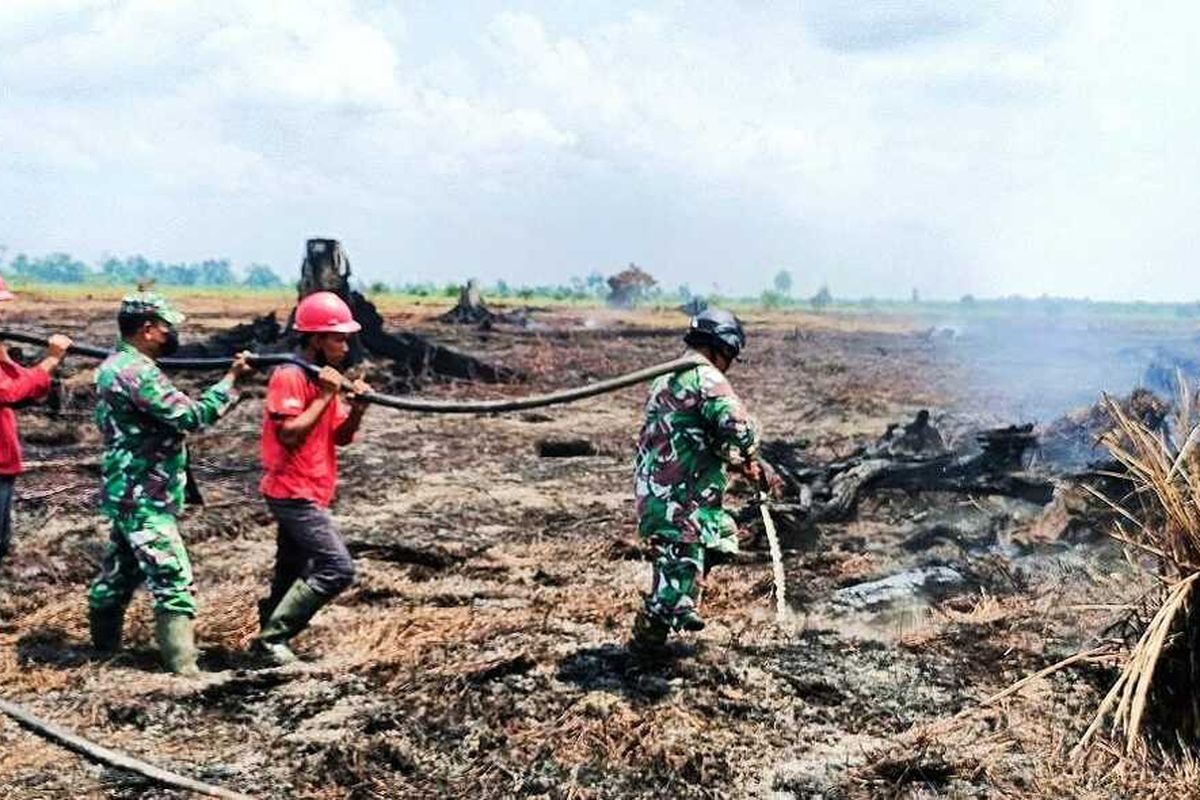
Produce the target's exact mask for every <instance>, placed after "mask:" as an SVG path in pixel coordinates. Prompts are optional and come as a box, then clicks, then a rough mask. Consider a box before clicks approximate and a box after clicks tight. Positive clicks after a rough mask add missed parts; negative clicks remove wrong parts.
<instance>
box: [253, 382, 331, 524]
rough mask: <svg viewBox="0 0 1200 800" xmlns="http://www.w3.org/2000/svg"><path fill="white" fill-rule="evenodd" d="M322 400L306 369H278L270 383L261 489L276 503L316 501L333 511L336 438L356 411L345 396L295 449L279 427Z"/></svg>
mask: <svg viewBox="0 0 1200 800" xmlns="http://www.w3.org/2000/svg"><path fill="white" fill-rule="evenodd" d="M320 396H321V387H320V386H319V385H318V384H317V382H316V381H313V380H309V378H308V375H307V374H305V372H304V370H302V369H300V367H293V366H288V365H284V366H281V367H276V368H275V370H274V371H273V372H272V373H271V379H270V381H269V382H268V383H267V402H266V406H265V409H264V413H263V428H262V464H263V473H264V474H263V479H262V483H260V484H259V490H260V491H261V492H262V493H263V494H264V495H266V496H267V497H271V498H274V499H276V500H289V499H297V500H311V501H313V502H314V503H316V504H317V505H319V506H323V507H326V508H328V507H329V504H330V503H331V502H333V493H334V489H335V487H336V486H337V449H336V443H335V442H334V434H335V432H336V431H337V429H338V428H339V427H340V426H341V424H342V423H343V422H345V421H346V417H348V416H349V415H350V410H349V408H347V406H346V404H345V403H344V402H342V399H341V398H340V397H335V398H334V400H333V402H331V403H330V404H329V405H327V406H326V407H325V410H324V411H322V412H321V416H320V418H319V419H317V424H316V425H314V426H313V428H312V430H310V431H309V432H308V436H306V437H304V441H303V442H301V443H300V446H299V447H297V448H296V449H295V450H289V449H287V448H286V447H284V446H283V443H282V442H280V441H279V426H280V424H281V423H282V422H283V421H284V420H285V419H286V418H288V417H295V416H298V415H300V414H301V413H303V411H304V409H306V408H308V406H309V404H310V403H311V402H313V401H314V400H316V399H317V398H318V397H320Z"/></svg>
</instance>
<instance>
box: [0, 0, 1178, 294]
mask: <svg viewBox="0 0 1200 800" xmlns="http://www.w3.org/2000/svg"><path fill="white" fill-rule="evenodd" d="M1198 34H1200V5H1197V4H1192V3H1186V2H1182V1H1181V2H1176V3H1164V2H1156V1H1155V0H1146V2H1140V3H1129V2H1110V1H1109V0H1081V1H1080V2H1074V1H1072V0H1062V1H1061V2H1055V1H1054V0H1041V1H1040V2H1026V0H1012V1H1011V2H1006V1H1005V0H997V2H980V1H979V0H969V1H967V2H957V1H956V0H941V1H940V2H934V0H911V2H900V0H878V1H877V2H852V1H851V0H798V1H796V2H788V3H785V2H768V1H766V0H753V1H752V0H705V1H704V2H688V3H684V2H649V3H623V2H616V0H604V1H603V2H599V1H595V0H573V2H561V3H543V2H507V3H484V2H468V1H467V0H459V1H458V2H450V3H447V2H444V1H443V2H432V1H431V2H424V1H423V0H413V2H407V3H403V2H382V1H380V0H297V1H296V2H286V1H285V0H275V1H274V2H267V1H266V0H262V1H261V2H246V1H243V2H234V1H233V0H202V2H188V1H187V0H178V1H172V0H128V1H127V0H4V1H3V2H2V3H0V186H2V187H3V189H4V191H2V192H0V245H2V246H3V247H6V248H7V251H6V252H7V257H9V258H11V256H12V255H13V254H15V253H16V252H26V253H29V254H32V255H42V254H46V253H50V252H56V251H61V252H67V253H71V254H73V255H75V256H77V257H80V258H83V259H85V260H89V261H94V260H98V259H101V258H103V257H105V256H106V255H110V254H111V255H117V256H124V255H132V254H143V255H145V256H147V257H148V258H151V259H161V260H168V261H196V260H201V259H205V258H210V257H227V258H230V259H231V260H232V261H234V263H235V264H239V265H245V264H247V263H251V262H262V263H267V264H270V265H271V266H273V267H274V268H275V269H276V270H277V271H278V272H280V273H281V274H284V275H290V274H292V272H293V271H294V270H295V269H296V268H297V266H298V265H299V262H300V260H301V257H302V254H303V246H304V240H305V239H306V238H308V237H310V236H328V237H333V238H338V239H341V240H342V242H343V243H344V245H345V247H346V250H347V252H348V254H349V256H350V259H351V263H352V264H353V266H354V269H355V272H356V274H358V275H359V276H361V277H362V278H363V279H364V280H365V281H374V280H384V281H388V282H391V283H405V282H410V281H436V282H438V283H445V282H450V281H457V280H462V279H465V278H467V277H472V276H473V277H477V278H479V279H481V280H482V281H484V282H485V283H491V282H494V281H496V280H498V279H504V280H506V281H507V282H509V283H510V284H522V283H526V284H540V283H558V282H565V281H566V280H567V279H569V278H570V277H572V276H584V275H587V274H589V273H591V272H596V271H599V272H602V273H604V274H611V273H613V272H615V271H617V270H618V269H619V268H621V267H623V266H624V265H626V264H628V263H629V262H635V263H637V264H638V265H640V266H642V267H644V268H645V269H647V270H648V271H649V272H651V273H652V274H653V275H655V276H656V277H657V278H658V279H659V280H660V282H661V283H662V284H663V285H664V286H665V287H667V288H669V289H673V288H675V287H676V286H679V285H680V284H686V285H688V286H689V287H690V288H691V289H692V290H693V291H695V292H698V293H702V294H703V293H709V292H714V291H717V292H721V293H736V294H757V293H758V292H760V291H762V290H763V289H764V288H767V287H768V286H770V284H771V279H772V277H773V276H774V275H775V274H776V273H777V272H778V271H780V270H782V269H786V270H789V271H790V272H791V273H792V274H793V276H794V285H795V292H796V293H797V294H803V293H811V292H813V291H815V290H816V288H817V287H818V286H820V285H822V284H827V285H828V286H829V287H830V289H831V290H832V291H833V293H834V295H835V296H843V297H878V298H885V297H907V296H908V295H909V294H910V292H911V291H912V289H914V288H916V289H917V290H918V291H920V293H921V295H922V296H923V297H927V298H934V297H936V298H946V299H957V298H958V297H959V296H961V295H963V294H967V293H971V294H974V295H976V296H980V297H983V296H1000V295H1009V294H1023V295H1027V296H1037V295H1042V294H1051V295H1059V296H1073V297H1091V298H1093V299H1115V300H1129V299H1146V300H1188V301H1191V300H1195V299H1197V298H1200V280H1198V279H1197V277H1196V274H1197V270H1196V269H1195V260H1196V254H1197V253H1200V226H1198V225H1197V224H1196V221H1197V220H1198V219H1200V99H1198V98H1200V93H1198V92H1197V89H1200V63H1198V62H1200V48H1196V47H1195V46H1194V43H1195V42H1196V41H1200V36H1198Z"/></svg>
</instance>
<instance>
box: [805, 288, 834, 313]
mask: <svg viewBox="0 0 1200 800" xmlns="http://www.w3.org/2000/svg"><path fill="white" fill-rule="evenodd" d="M809 302H810V303H812V307H813V308H814V309H815V310H817V311H820V310H822V309H824V308H828V307H829V306H830V305H832V304H833V294H832V293H831V292H830V291H829V287H828V286H822V287H821V288H820V289H818V290H817V293H816V294H814V295H813V296H812V298H811V299H810V300H809Z"/></svg>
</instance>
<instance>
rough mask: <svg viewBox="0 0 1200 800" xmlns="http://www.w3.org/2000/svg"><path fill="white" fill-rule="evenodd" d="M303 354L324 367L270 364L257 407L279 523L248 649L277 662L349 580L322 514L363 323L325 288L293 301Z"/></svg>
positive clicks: (354, 424)
mask: <svg viewBox="0 0 1200 800" xmlns="http://www.w3.org/2000/svg"><path fill="white" fill-rule="evenodd" d="M295 329H296V331H298V332H299V333H300V334H301V344H300V356H301V358H303V359H304V360H306V361H308V362H309V363H310V364H316V365H318V366H320V367H321V372H320V375H319V376H318V377H317V378H316V379H315V380H314V379H312V378H309V376H308V374H307V373H306V372H305V371H304V370H303V369H301V368H300V367H298V366H293V365H284V366H280V367H276V368H275V370H274V371H273V372H272V373H271V378H270V381H269V382H268V384H267V399H266V403H265V410H264V414H263V428H262V463H263V472H264V474H263V479H262V483H261V484H260V486H259V488H260V490H261V491H262V493H263V497H264V499H265V500H266V502H267V507H268V508H269V509H270V510H271V514H272V515H273V516H274V517H275V521H276V523H277V524H278V533H277V539H276V553H275V575H274V578H273V580H272V582H271V593H270V595H269V596H268V597H267V598H266V599H264V600H262V601H261V602H259V621H260V623H261V625H262V630H261V631H260V633H259V635H258V638H257V639H255V643H254V649H255V651H256V652H257V653H258V654H259V655H262V656H264V657H266V658H267V659H268V660H270V661H271V662H273V663H275V664H278V665H282V664H288V663H291V662H293V661H295V660H296V654H295V653H293V652H292V650H291V648H290V647H289V646H288V642H289V641H290V640H291V639H292V637H294V636H295V635H296V634H298V633H299V632H300V631H302V630H304V628H305V627H307V625H308V623H309V620H311V619H312V617H313V615H314V614H316V613H317V611H318V610H319V609H320V608H321V607H322V606H323V605H325V604H326V603H328V602H329V601H330V600H331V599H332V598H333V597H334V596H335V595H336V594H338V593H339V592H341V591H342V590H343V589H345V588H346V587H347V586H349V585H350V583H351V581H353V580H354V563H353V562H352V561H351V559H350V552H349V550H347V549H346V543H345V542H344V541H342V537H341V536H340V535H339V534H338V532H337V528H336V527H335V526H334V524H333V519H332V517H331V516H330V514H329V506H330V503H332V501H333V495H334V491H335V488H336V486H337V449H336V448H337V447H339V446H342V445H347V444H349V443H350V442H351V441H352V440H353V439H354V434H355V433H356V432H357V431H358V426H359V423H360V422H361V421H362V416H363V412H364V411H365V409H366V405H365V404H363V403H361V402H359V401H358V400H357V399H356V397H357V395H359V394H362V393H364V392H369V391H370V387H369V386H367V384H366V383H365V382H363V381H362V380H356V381H354V383H353V384H352V388H351V395H350V400H349V402H348V403H347V402H344V401H343V400H342V399H341V398H340V397H338V390H339V389H340V388H342V387H343V386H344V381H343V378H342V376H341V374H340V373H339V372H338V371H337V369H336V367H337V366H338V365H339V364H341V363H342V362H343V361H344V360H345V358H346V355H347V353H348V352H349V351H350V342H349V340H350V334H352V333H354V332H356V331H358V330H359V329H360V326H359V324H358V323H357V322H355V321H354V317H353V316H352V315H351V313H350V308H349V307H348V306H347V305H346V304H345V302H343V301H342V299H341V298H340V297H338V296H337V295H336V294H334V293H332V292H315V293H313V294H311V295H309V296H308V297H306V298H304V299H303V300H302V301H301V302H300V305H299V306H298V307H297V308H296V320H295Z"/></svg>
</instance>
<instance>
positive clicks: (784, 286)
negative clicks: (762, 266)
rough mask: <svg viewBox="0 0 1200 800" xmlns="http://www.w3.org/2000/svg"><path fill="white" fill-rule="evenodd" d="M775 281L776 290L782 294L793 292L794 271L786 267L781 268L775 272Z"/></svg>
mask: <svg viewBox="0 0 1200 800" xmlns="http://www.w3.org/2000/svg"><path fill="white" fill-rule="evenodd" d="M774 283H775V291H777V292H779V293H780V294H784V295H787V294H791V293H792V273H790V272H788V271H787V270H786V269H781V270H779V272H777V273H776V274H775V281H774Z"/></svg>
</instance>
